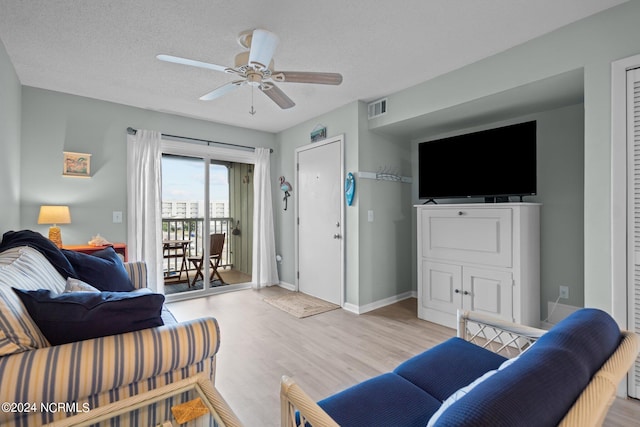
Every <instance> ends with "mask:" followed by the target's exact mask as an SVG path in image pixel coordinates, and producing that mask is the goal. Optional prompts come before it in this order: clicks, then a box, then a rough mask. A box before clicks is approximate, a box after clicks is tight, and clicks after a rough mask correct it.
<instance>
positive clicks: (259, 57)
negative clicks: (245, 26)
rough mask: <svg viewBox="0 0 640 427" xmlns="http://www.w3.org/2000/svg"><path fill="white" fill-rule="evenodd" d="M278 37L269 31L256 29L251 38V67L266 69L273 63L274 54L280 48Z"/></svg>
mask: <svg viewBox="0 0 640 427" xmlns="http://www.w3.org/2000/svg"><path fill="white" fill-rule="evenodd" d="M278 41H279V39H278V36H276V35H275V34H273V33H272V32H270V31H267V30H261V29H259V28H258V29H255V30H253V35H252V36H251V50H250V52H249V65H253V66H255V67H257V68H259V69H266V68H268V67H269V63H271V59H272V58H273V54H274V53H275V51H276V47H277V46H278Z"/></svg>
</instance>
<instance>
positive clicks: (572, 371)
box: [281, 309, 639, 427]
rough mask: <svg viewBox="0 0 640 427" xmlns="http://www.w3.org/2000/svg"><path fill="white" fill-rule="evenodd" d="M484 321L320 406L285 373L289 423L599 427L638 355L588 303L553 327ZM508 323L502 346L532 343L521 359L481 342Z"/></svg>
mask: <svg viewBox="0 0 640 427" xmlns="http://www.w3.org/2000/svg"><path fill="white" fill-rule="evenodd" d="M462 316H467V317H469V316H470V315H469V314H468V313H467V314H463V315H462ZM471 317H473V315H471ZM477 318H478V319H479V321H478V324H479V325H484V326H480V327H475V329H474V328H471V329H474V330H475V332H474V333H471V334H469V329H470V328H469V327H468V325H467V322H466V321H461V325H463V326H462V327H461V328H460V329H459V333H458V335H459V336H458V337H455V338H451V339H449V340H447V341H445V342H443V343H442V344H440V345H438V346H436V347H434V348H432V349H430V350H428V351H425V352H424V353H422V354H419V355H417V356H415V357H413V358H411V359H409V360H407V361H405V362H404V363H402V364H400V365H399V366H398V367H397V368H396V369H394V371H393V372H390V373H385V374H382V375H380V376H377V377H375V378H372V379H369V380H367V381H364V382H362V383H360V384H357V385H355V386H353V387H350V388H348V389H346V390H344V391H341V392H339V393H337V394H334V395H332V396H330V397H327V398H326V399H323V400H321V401H319V402H317V404H316V403H315V402H313V401H311V400H310V398H309V397H308V396H307V395H306V394H305V393H304V392H303V391H302V390H301V389H300V388H299V387H298V386H297V385H296V384H295V383H294V382H293V381H292V380H291V379H289V378H286V377H284V378H283V381H282V387H281V398H282V417H283V426H299V425H303V424H305V423H306V424H307V425H313V426H315V427H319V426H335V425H341V426H344V427H351V426H369V427H371V426H398V427H400V426H406V427H410V426H416V427H418V426H419V427H424V426H427V425H429V426H431V425H434V426H458V427H459V426H492V427H495V426H509V427H514V426H536V427H541V426H556V425H559V424H561V425H575V426H587V425H600V424H601V423H602V421H603V420H604V416H605V415H606V412H607V410H608V407H609V405H610V403H611V400H612V397H613V396H614V395H615V391H616V387H617V384H618V382H619V381H620V380H621V379H622V377H623V376H624V375H625V374H626V372H627V370H628V369H629V368H630V366H631V364H632V363H633V360H634V359H635V357H636V355H637V354H638V345H639V344H638V341H639V340H638V336H637V335H635V334H632V333H628V332H621V331H620V329H619V328H618V326H617V324H616V322H615V321H614V320H613V319H612V318H611V317H610V316H609V315H608V314H607V313H605V312H603V311H600V310H596V309H581V310H579V311H577V312H575V313H574V314H572V315H571V316H569V317H567V318H566V319H564V320H563V321H562V322H560V323H559V324H558V325H556V326H555V327H554V328H553V329H551V330H550V331H549V332H546V331H542V330H537V329H533V328H527V327H523V326H521V325H515V324H509V323H507V322H502V321H493V322H492V321H491V320H488V319H486V318H483V316H478V317H477ZM487 328H488V329H487ZM505 329H506V330H507V331H510V332H511V333H512V335H510V336H511V337H514V336H515V337H516V338H510V339H508V340H507V341H506V344H505V345H501V346H500V351H501V352H502V353H505V352H506V351H509V350H513V349H514V348H516V349H518V348H523V349H524V350H525V351H524V352H523V353H522V354H520V355H519V356H517V357H516V358H512V359H507V358H506V357H504V356H502V355H500V354H497V353H495V352H493V351H491V350H489V348H490V347H491V346H490V345H488V344H487V343H486V341H485V340H483V339H479V337H483V336H484V337H485V338H486V337H489V338H491V337H495V336H496V335H497V334H498V332H496V331H498V330H505ZM478 331H480V332H478ZM487 331H489V332H488V333H487ZM513 331H516V332H515V333H513ZM545 332H546V333H545ZM518 336H526V337H528V338H529V339H530V340H529V341H527V342H533V341H535V343H534V344H533V345H531V346H529V345H527V344H524V345H523V341H521V340H522V339H523V338H517V337H518ZM463 338H467V339H468V338H471V339H472V341H476V342H478V343H481V344H482V343H484V344H482V345H477V344H476V343H472V342H469V341H467V340H465V339H463ZM483 346H486V347H487V348H483ZM612 355H616V356H615V357H612ZM603 365H604V366H603ZM594 402H596V403H595V404H594Z"/></svg>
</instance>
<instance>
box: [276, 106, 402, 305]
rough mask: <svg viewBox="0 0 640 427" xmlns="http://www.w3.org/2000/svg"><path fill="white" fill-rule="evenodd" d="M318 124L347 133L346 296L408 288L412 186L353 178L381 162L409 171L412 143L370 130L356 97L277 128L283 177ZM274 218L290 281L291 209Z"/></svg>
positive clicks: (367, 299) (359, 300)
mask: <svg viewBox="0 0 640 427" xmlns="http://www.w3.org/2000/svg"><path fill="white" fill-rule="evenodd" d="M317 124H323V125H325V126H327V131H328V135H329V136H334V135H339V134H344V135H345V146H344V151H345V174H346V173H348V172H352V173H353V174H354V175H356V192H355V197H354V202H353V204H352V206H346V204H345V217H346V228H345V230H344V238H345V270H346V271H345V281H346V295H345V301H346V302H347V303H349V304H351V305H353V306H355V307H356V308H360V307H365V306H367V305H368V304H372V303H376V302H378V301H380V300H384V299H386V298H393V297H395V296H397V295H399V294H402V293H406V292H410V291H411V290H412V272H411V243H410V242H411V240H412V239H411V186H410V185H408V184H402V183H397V182H384V181H375V180H368V179H360V178H357V172H358V171H365V172H376V171H377V170H379V169H381V168H384V167H387V168H392V169H394V170H395V171H396V172H398V173H400V174H404V175H409V174H410V172H411V159H410V151H411V146H410V144H408V143H407V142H406V141H399V140H397V139H393V138H391V137H388V136H382V135H377V134H375V133H373V132H370V131H369V129H368V121H367V106H366V104H364V103H362V102H354V103H351V104H348V105H346V106H344V107H341V108H339V109H337V110H335V111H332V112H331V113H328V114H325V115H323V116H320V117H318V118H316V119H313V120H310V121H308V122H305V123H302V124H301V125H298V126H295V127H293V128H291V129H288V130H286V131H284V132H281V133H280V134H278V146H279V147H280V150H281V152H282V156H281V157H280V161H281V165H280V170H281V171H282V174H284V175H285V176H286V177H292V178H293V177H294V164H293V163H294V158H295V150H296V148H298V147H300V146H303V145H305V144H309V133H310V132H311V130H312V129H313V128H314V127H315V126H316V125H317ZM293 190H294V191H293V197H294V198H295V196H296V194H295V191H296V189H295V188H294V189H293ZM369 210H373V211H374V221H373V222H368V220H367V214H368V211H369ZM276 218H277V236H278V238H277V239H276V240H278V253H280V254H281V255H282V257H283V262H282V263H281V264H280V270H279V272H280V278H281V279H282V280H283V281H285V282H288V283H291V284H293V283H295V266H294V255H295V252H294V251H295V242H294V230H295V217H294V212H293V211H286V212H284V211H282V210H280V214H276ZM365 308H366V307H365Z"/></svg>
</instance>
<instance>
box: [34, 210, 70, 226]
mask: <svg viewBox="0 0 640 427" xmlns="http://www.w3.org/2000/svg"><path fill="white" fill-rule="evenodd" d="M38 224H71V214H70V213H69V206H40V214H39V215H38Z"/></svg>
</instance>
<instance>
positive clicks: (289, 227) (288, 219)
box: [272, 102, 361, 304]
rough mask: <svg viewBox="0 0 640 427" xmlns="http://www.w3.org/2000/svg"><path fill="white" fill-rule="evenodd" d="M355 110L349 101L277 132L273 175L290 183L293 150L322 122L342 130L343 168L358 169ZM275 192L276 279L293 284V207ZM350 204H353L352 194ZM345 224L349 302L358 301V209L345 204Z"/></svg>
mask: <svg viewBox="0 0 640 427" xmlns="http://www.w3.org/2000/svg"><path fill="white" fill-rule="evenodd" d="M358 114H359V103H357V102H353V103H351V104H348V105H345V106H343V107H341V108H338V109H336V110H334V111H332V112H330V113H328V114H324V115H322V116H320V117H317V118H315V119H313V120H309V121H307V122H304V123H302V124H300V125H298V126H294V127H292V128H290V129H287V130H285V131H283V132H280V133H279V134H278V136H277V140H278V148H279V150H280V152H281V156H280V157H279V164H278V165H272V168H275V169H276V170H277V174H276V176H280V175H284V176H285V177H286V178H287V180H289V182H291V183H292V184H293V182H294V178H295V169H294V161H295V150H296V148H298V147H301V146H304V145H306V144H309V143H310V142H309V135H310V133H311V131H312V130H313V128H314V127H316V125H318V124H322V125H324V126H326V127H327V135H328V136H329V137H332V136H337V135H340V134H344V155H345V171H347V172H349V171H357V170H358ZM296 191H297V189H296V188H295V187H294V188H293V191H292V192H291V195H292V197H291V198H290V199H289V206H292V205H293V204H294V203H295V198H296ZM279 195H280V194H277V195H276V196H275V199H276V201H277V202H278V203H277V205H278V208H277V209H276V211H275V222H276V246H277V247H276V250H277V252H278V253H279V254H280V255H281V256H282V262H281V263H280V264H279V270H278V272H279V274H280V280H282V281H284V282H286V283H289V284H292V285H293V284H295V242H294V237H295V216H294V214H295V210H294V209H291V208H289V209H288V210H286V211H284V210H283V209H282V204H281V203H280V201H281V200H280V199H281V197H277V196H279ZM355 200H356V201H355V202H354V205H357V203H358V202H357V200H358V196H356V199H355ZM345 221H346V226H345V229H344V238H345V252H346V254H345V259H346V262H345V281H346V295H345V300H346V301H347V302H349V303H352V304H358V299H359V297H358V283H359V276H358V273H359V272H358V268H357V265H358V264H357V260H358V259H359V251H360V250H361V248H360V247H359V245H358V238H357V236H358V231H357V230H358V213H357V209H356V208H355V207H354V206H351V207H346V208H345Z"/></svg>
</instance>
